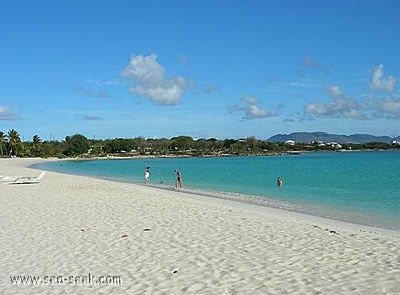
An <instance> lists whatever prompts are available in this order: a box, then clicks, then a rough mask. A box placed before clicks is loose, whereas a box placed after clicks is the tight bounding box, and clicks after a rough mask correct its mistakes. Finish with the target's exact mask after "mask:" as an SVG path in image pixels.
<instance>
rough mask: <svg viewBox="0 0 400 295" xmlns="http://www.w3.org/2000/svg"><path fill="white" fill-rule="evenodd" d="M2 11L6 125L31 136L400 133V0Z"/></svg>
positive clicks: (45, 5)
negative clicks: (399, 85)
mask: <svg viewBox="0 0 400 295" xmlns="http://www.w3.org/2000/svg"><path fill="white" fill-rule="evenodd" d="M0 7H1V8H0V41H1V46H0V53H1V54H0V81H1V83H0V131H3V132H8V130H10V129H12V128H14V129H16V130H17V131H18V132H19V133H20V135H21V137H22V138H23V139H24V140H31V139H32V136H34V135H39V136H40V137H41V138H42V139H43V140H49V139H56V140H63V139H64V138H65V136H67V135H73V134H76V133H80V134H83V135H85V136H86V137H88V138H96V139H101V138H116V137H122V138H131V137H137V136H143V137H146V138H152V137H156V138H160V137H167V138H170V137H173V136H178V135H188V136H192V137H193V138H210V137H215V138H220V139H224V138H243V137H248V136H256V137H257V138H260V139H267V138H269V137H270V136H272V135H274V134H277V133H291V132H295V131H309V132H312V131H324V132H329V133H338V134H347V135H349V134H354V133H370V134H374V135H389V136H398V135H400V128H399V127H400V93H399V90H398V89H399V87H398V85H397V84H398V83H399V81H398V80H399V79H400V17H399V15H398V12H399V11H400V1H396V0H393V1H389V0H383V1H370V0H361V1H356V0H351V1H348V0H345V1H339V0H336V1H327V0H315V1H311V0H305V1H296V0H293V1H285V0H279V1H269V0H258V1H254V0H243V1H234V0H230V1H227V0H226V1H225V0H216V1H215V0H214V1H209V0H198V1H194V0H193V1H191V0H186V1H175V0H171V1H161V0H159V1H153V0H146V1H144V0H143V1H135V0H124V1H123V0H115V1H102V0H97V1H88V0H86V1H71V0H69V1H64V0H58V1H50V0H49V1H44V0H38V1H28V0H25V1H22V0H12V1H11V0H9V1H6V0H4V1H2V2H1V4H0Z"/></svg>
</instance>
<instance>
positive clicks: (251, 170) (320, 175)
mask: <svg viewBox="0 0 400 295" xmlns="http://www.w3.org/2000/svg"><path fill="white" fill-rule="evenodd" d="M147 166H148V167H150V185H152V186H156V187H158V188H162V189H169V190H170V189H174V185H175V173H174V170H175V169H179V170H180V172H181V174H182V179H183V189H182V190H184V191H185V192H189V193H196V194H204V195H207V196H211V197H217V198H228V199H234V200H237V201H241V202H248V203H253V204H257V205H260V206H269V207H275V208H281V209H284V210H289V211H296V212H301V213H306V214H311V215H316V216H321V217H327V218H331V219H337V220H342V221H348V222H353V223H358V224H363V225H371V226H376V227H381V228H386V229H393V230H397V231H400V151H352V152H307V153H302V154H297V155H280V156H243V157H242V156H240V157H193V158H135V159H101V160H93V159H92V160H67V161H54V162H43V163H40V164H36V165H35V168H38V169H42V170H50V171H55V172H62V173H69V174H75V175H85V176H93V177H98V178H104V179H110V180H115V181H122V182H130V183H137V184H143V183H144V169H145V168H146V167H147ZM278 177H280V178H281V179H282V180H283V185H282V186H281V187H278V186H277V178H278Z"/></svg>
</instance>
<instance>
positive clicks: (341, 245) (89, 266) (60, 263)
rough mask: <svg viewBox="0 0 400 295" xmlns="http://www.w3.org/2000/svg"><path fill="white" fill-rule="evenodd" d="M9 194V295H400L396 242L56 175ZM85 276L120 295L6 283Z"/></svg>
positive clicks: (19, 172)
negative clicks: (113, 278) (116, 280)
mask: <svg viewBox="0 0 400 295" xmlns="http://www.w3.org/2000/svg"><path fill="white" fill-rule="evenodd" d="M51 160H54V159H51ZM41 161H50V160H42V159H18V158H14V159H1V161H0V175H6V176H9V177H11V176H13V177H17V176H35V175H38V174H39V172H38V170H36V169H33V168H29V167H28V166H29V165H31V164H34V163H37V162H41ZM10 183H11V182H7V181H1V182H0V185H1V197H0V210H1V211H2V212H3V214H2V217H1V218H2V222H1V231H2V233H3V234H2V237H1V238H0V253H1V254H2V255H0V257H1V258H0V260H1V261H0V263H1V265H2V266H4V267H3V272H2V276H1V278H0V293H2V294H31V293H32V292H34V293H35V294H55V293H71V294H78V293H82V294H83V293H84V294H99V293H101V294H133V293H134V294H282V293H288V292H289V293H296V292H297V293H302V292H303V293H306V294H313V293H314V294H337V293H341V294H344V293H346V294H350V293H351V294H365V293H371V292H372V293H373V294H396V292H397V293H398V292H400V281H399V277H400V246H399V243H398V242H399V241H400V232H397V231H391V230H385V229H381V228H375V227H370V226H363V225H358V224H352V223H347V222H341V221H336V220H333V219H326V218H321V217H317V216H311V215H306V214H302V213H297V212H292V211H287V210H280V209H276V208H269V207H264V206H257V205H253V204H248V203H244V202H238V201H234V200H226V199H222V198H213V197H208V196H204V195H200V194H195V193H188V192H179V191H175V190H165V189H163V190H161V189H158V188H154V187H148V186H144V185H137V184H131V183H122V182H115V181H109V180H104V179H98V178H92V177H86V176H74V175H68V174H61V173H56V172H46V175H45V177H44V178H43V179H42V180H41V181H40V182H39V183H38V184H31V185H12V184H10ZM89 272H90V273H94V274H96V275H105V274H108V275H112V274H118V275H119V276H121V278H122V284H121V285H91V286H86V285H85V286H81V285H77V284H66V285H51V286H46V288H43V287H39V286H33V285H30V286H27V285H19V286H16V285H13V284H12V283H11V282H10V278H9V276H12V275H14V276H15V275H32V276H33V275H36V276H45V275H50V274H53V275H56V274H60V275H63V276H66V275H67V274H68V275H69V274H71V275H75V276H76V275H83V274H86V273H89ZM32 290H34V291H32ZM372 293H371V294H372Z"/></svg>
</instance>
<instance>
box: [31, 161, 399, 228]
mask: <svg viewBox="0 0 400 295" xmlns="http://www.w3.org/2000/svg"><path fill="white" fill-rule="evenodd" d="M135 159H142V158H131V157H126V158H121V159H119V158H117V159H114V158H108V159H105V158H99V159H62V160H59V159H54V160H51V161H52V162H60V161H72V162H74V161H78V162H80V161H86V160H87V161H91V160H110V161H114V160H115V161H118V160H135ZM40 163H43V161H39V165H38V166H36V165H35V164H33V165H30V167H32V168H36V169H39V170H41V169H45V170H49V171H54V172H60V173H65V174H71V175H83V176H90V175H89V174H85V173H81V174H80V173H74V172H72V173H70V172H64V171H62V169H61V170H58V169H57V168H56V169H51V168H50V167H57V166H58V165H56V166H54V165H51V166H46V165H45V166H43V165H40ZM93 177H96V178H100V179H105V180H111V181H117V182H122V183H133V184H136V185H143V182H142V179H141V178H140V180H139V181H138V179H136V180H135V181H132V180H131V179H130V178H128V179H124V178H121V179H113V178H112V177H107V176H100V175H97V176H93ZM147 186H148V187H153V188H158V189H165V190H171V189H175V184H174V183H173V182H170V183H166V182H164V181H161V183H154V182H151V183H149V184H148V185H147ZM179 192H183V193H187V194H192V195H201V196H203V197H210V198H218V199H226V200H229V201H235V202H241V203H245V204H252V205H257V206H261V207H268V208H275V209H280V210H284V211H289V212H294V213H300V214H305V215H307V216H309V215H311V216H314V217H321V218H324V219H329V220H335V221H339V222H340V221H341V222H345V223H350V224H357V225H360V226H367V227H372V228H379V229H383V230H393V231H397V232H399V231H400V219H395V218H393V217H392V216H385V215H378V214H371V213H368V212H362V211H355V210H350V209H348V208H337V207H333V206H330V207H329V206H323V205H318V204H313V203H306V202H301V201H297V200H295V199H292V200H281V199H279V198H274V197H270V196H268V195H256V194H246V193H237V192H231V191H224V190H222V189H220V190H213V189H211V190H209V189H207V188H193V187H190V186H188V185H185V187H184V188H181V189H180V190H179Z"/></svg>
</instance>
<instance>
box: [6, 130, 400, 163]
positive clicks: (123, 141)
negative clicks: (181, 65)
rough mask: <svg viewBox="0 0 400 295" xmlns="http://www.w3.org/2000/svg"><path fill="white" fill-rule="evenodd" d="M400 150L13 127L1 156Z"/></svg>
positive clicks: (381, 146)
mask: <svg viewBox="0 0 400 295" xmlns="http://www.w3.org/2000/svg"><path fill="white" fill-rule="evenodd" d="M389 149H400V145H399V144H397V143H396V144H389V143H382V142H372V143H365V144H351V143H347V144H342V145H341V148H338V147H337V146H332V145H329V144H326V145H325V144H321V143H320V142H313V143H310V144H294V145H287V144H285V143H283V142H282V143H276V142H268V141H265V140H259V139H257V138H255V137H253V136H252V137H248V138H245V139H228V138H227V139H224V140H219V139H216V138H209V139H205V138H200V139H193V138H192V137H190V136H177V137H173V138H170V139H167V138H160V139H151V138H149V139H146V138H143V137H136V138H115V139H105V140H94V139H88V138H86V137H85V136H84V135H81V134H75V135H72V136H67V137H66V138H65V140H63V141H43V140H42V139H41V138H40V137H39V136H38V135H35V136H33V138H32V141H25V142H22V141H21V138H20V135H19V133H18V132H17V131H16V130H14V129H11V130H9V131H8V133H7V134H6V133H4V132H2V131H0V157H13V156H18V157H43V158H47V157H58V158H63V157H88V158H90V157H108V156H115V157H130V156H157V157H162V156H193V157H201V156H240V155H276V154H282V153H297V152H301V151H343V150H389Z"/></svg>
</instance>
